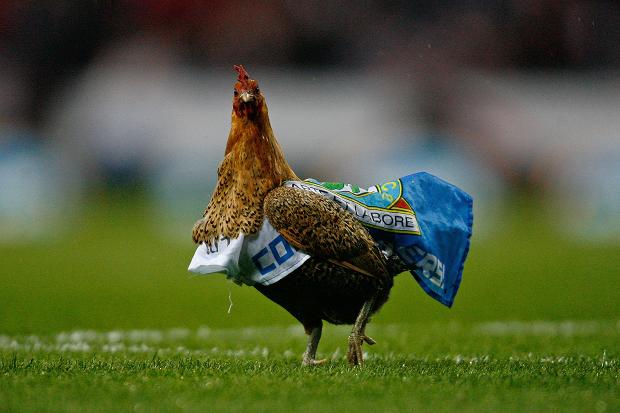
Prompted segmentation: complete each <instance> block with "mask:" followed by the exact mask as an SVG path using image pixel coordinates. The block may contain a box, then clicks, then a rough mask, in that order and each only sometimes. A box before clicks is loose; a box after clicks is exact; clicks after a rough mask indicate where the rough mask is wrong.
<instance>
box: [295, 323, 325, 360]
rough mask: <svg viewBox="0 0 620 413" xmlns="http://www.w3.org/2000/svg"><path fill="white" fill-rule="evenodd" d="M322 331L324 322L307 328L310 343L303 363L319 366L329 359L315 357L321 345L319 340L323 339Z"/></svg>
mask: <svg viewBox="0 0 620 413" xmlns="http://www.w3.org/2000/svg"><path fill="white" fill-rule="evenodd" d="M308 330H310V331H308ZM322 331H323V323H321V324H319V326H318V327H312V328H311V329H306V333H307V334H308V345H307V347H306V352H305V353H304V358H303V360H302V362H301V364H303V365H304V366H317V365H319V364H323V363H325V362H326V361H327V360H326V359H322V360H316V359H315V357H316V349H317V347H318V346H319V340H321V332H322Z"/></svg>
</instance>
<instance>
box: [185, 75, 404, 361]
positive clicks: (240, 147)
mask: <svg viewBox="0 0 620 413" xmlns="http://www.w3.org/2000/svg"><path fill="white" fill-rule="evenodd" d="M234 69H235V70H236V71H237V73H238V80H237V82H236V83H235V85H234V90H233V99H232V123H231V129H230V134H229V135H228V142H227V144H226V150H225V154H224V160H223V161H222V163H221V164H220V166H219V168H218V181H217V186H216V188H215V190H214V192H213V195H212V197H211V200H210V202H209V204H208V206H207V208H206V210H205V211H204V214H203V218H202V219H200V220H199V221H198V222H196V224H195V225H194V227H193V231H192V237H193V240H194V242H195V243H197V244H204V245H206V246H212V245H216V244H217V243H218V241H222V240H226V241H227V242H228V243H229V244H230V240H233V239H237V238H239V237H240V236H244V237H256V236H257V234H258V233H259V231H260V230H261V228H262V227H263V225H267V224H268V225H270V226H272V227H273V228H274V229H275V230H276V231H277V233H279V234H280V235H281V237H283V240H282V242H283V243H284V242H286V244H283V245H284V246H285V248H289V250H287V251H289V252H291V251H300V252H303V253H304V254H307V255H308V257H307V259H305V261H303V263H302V264H301V265H300V266H299V267H297V268H296V269H294V271H292V272H291V273H290V274H288V275H287V276H286V277H284V278H282V279H280V280H278V281H277V282H274V283H272V284H269V285H264V284H259V283H256V284H254V287H255V288H256V289H257V290H258V291H259V292H260V293H261V294H263V295H264V296H266V297H267V298H269V299H270V300H272V301H274V302H275V303H277V304H279V305H280V306H282V307H283V308H284V309H286V310H287V311H288V312H289V313H290V314H291V315H292V316H293V317H295V318H296V319H297V320H298V321H299V322H301V324H302V325H303V326H304V329H305V332H306V334H307V335H308V342H307V347H306V351H305V352H304V354H303V360H302V363H303V364H304V365H308V366H310V365H318V364H322V363H324V362H325V360H317V359H316V352H317V347H318V344H319V340H320V338H321V331H322V328H323V321H326V322H329V323H332V324H352V325H353V328H352V330H351V334H350V335H349V337H348V351H347V360H348V362H349V363H350V364H351V365H361V364H362V363H363V354H362V344H363V343H368V344H374V343H375V341H374V340H373V339H371V338H370V337H368V336H367V335H366V332H365V329H366V325H367V323H368V321H369V319H370V316H371V315H373V314H374V313H376V312H377V311H378V310H379V309H380V308H381V306H382V305H383V304H384V303H385V302H386V301H387V299H388V295H389V292H390V289H391V288H392V286H393V277H394V275H396V274H397V273H399V272H401V271H403V270H404V269H403V268H402V267H401V266H400V265H399V264H398V263H392V262H391V260H388V259H387V258H386V257H385V256H384V255H383V254H382V252H381V251H380V250H379V249H378V247H377V246H376V245H375V243H374V241H373V238H372V237H371V236H370V234H369V232H368V231H367V230H366V228H364V226H362V224H360V223H359V222H358V221H357V220H356V219H355V218H354V217H353V215H352V214H350V213H349V212H347V211H345V210H343V209H342V208H340V207H339V206H338V205H337V204H336V203H335V202H333V201H332V200H329V199H327V198H324V197H322V196H320V195H318V194H316V193H313V192H308V191H303V190H300V189H298V188H292V187H286V186H283V183H284V182H285V181H291V180H299V178H298V177H297V175H296V174H295V172H293V169H292V168H291V166H290V165H289V164H288V162H287V161H286V159H285V158H284V154H283V152H282V149H281V147H280V145H279V144H278V141H277V140H276V137H275V136H274V133H273V130H272V128H271V124H270V122H269V114H268V110H267V104H266V102H265V97H264V96H263V94H262V93H261V91H260V89H259V86H258V82H257V81H256V80H253V79H250V77H249V75H248V73H247V72H246V70H245V69H244V68H243V66H240V65H239V66H234ZM265 221H267V223H265ZM246 239H247V238H246ZM291 253H292V252H291Z"/></svg>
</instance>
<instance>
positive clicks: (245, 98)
mask: <svg viewBox="0 0 620 413" xmlns="http://www.w3.org/2000/svg"><path fill="white" fill-rule="evenodd" d="M239 99H241V101H242V102H243V103H248V102H254V100H255V99H256V98H255V97H254V95H253V94H251V93H250V92H243V93H241V94H240V95H239Z"/></svg>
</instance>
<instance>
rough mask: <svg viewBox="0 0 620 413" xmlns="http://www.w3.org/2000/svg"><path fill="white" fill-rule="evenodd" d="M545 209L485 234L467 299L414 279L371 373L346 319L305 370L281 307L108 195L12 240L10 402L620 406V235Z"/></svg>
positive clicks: (78, 405) (144, 213)
mask: <svg viewBox="0 0 620 413" xmlns="http://www.w3.org/2000/svg"><path fill="white" fill-rule="evenodd" d="M537 207H538V205H529V206H528V205H527V204H526V205H520V206H519V208H515V210H514V211H507V213H506V217H510V218H509V219H507V220H506V221H505V222H503V224H502V225H503V226H502V228H501V229H499V230H497V231H496V232H495V234H494V235H490V236H487V237H480V238H478V239H476V238H474V243H473V246H472V249H471V254H470V258H469V260H468V263H467V265H466V271H465V274H464V280H463V284H462V286H461V290H460V292H459V295H458V296H457V299H456V302H455V306H454V308H453V309H450V310H449V309H446V308H444V307H442V306H441V305H440V304H438V303H436V302H435V301H433V300H432V299H430V298H429V297H427V296H426V295H425V294H424V293H423V292H422V291H421V289H420V288H419V287H418V286H417V284H416V283H415V281H414V280H413V279H412V278H411V277H409V276H406V275H401V276H399V277H397V279H396V285H395V288H394V290H393V292H392V297H391V299H390V301H389V302H388V303H387V304H386V306H385V307H384V308H383V309H382V311H381V312H380V313H379V314H378V315H377V316H375V317H374V319H373V321H372V323H371V324H370V325H369V327H368V334H369V335H370V336H372V337H373V338H374V339H375V340H377V343H378V344H377V345H375V346H371V347H368V346H365V348H364V349H365V352H366V356H367V361H366V364H365V365H364V367H363V368H350V367H348V366H347V365H346V363H345V360H344V353H345V351H346V337H347V335H348V327H335V326H326V328H325V329H324V333H323V339H322V341H321V344H320V346H319V354H318V355H319V356H320V357H325V358H328V359H329V362H328V363H327V364H326V365H324V366H321V367H318V368H302V367H301V365H300V360H301V353H302V352H303V349H304V347H305V336H304V334H303V329H302V327H301V326H300V325H297V324H296V323H295V321H294V320H293V319H292V317H290V316H289V315H288V314H287V313H286V312H285V311H284V310H282V309H280V308H279V307H277V306H276V305H275V304H273V303H271V302H269V301H268V300H266V299H265V298H263V297H262V296H260V295H259V294H258V293H257V292H256V291H254V290H253V289H251V288H247V287H241V288H240V287H237V286H235V285H232V284H230V283H229V282H227V281H225V280H224V277H223V276H214V277H195V276H190V275H189V274H188V273H187V272H186V267H187V264H188V262H189V258H190V257H191V255H192V253H193V246H192V245H191V242H189V241H188V242H181V241H180V242H173V241H170V240H166V239H165V238H164V237H162V236H161V235H160V234H159V233H158V232H157V231H155V230H154V228H153V226H152V220H151V219H150V216H151V211H149V210H148V209H146V208H145V207H144V206H143V205H141V204H140V203H135V202H132V203H128V204H126V205H120V206H119V205H118V204H116V203H109V204H107V203H106V202H99V203H98V206H97V207H96V208H93V209H92V210H90V212H88V213H87V214H86V215H85V216H84V217H82V218H81V229H80V230H79V231H75V232H71V233H66V234H64V235H63V236H61V237H58V238H55V239H51V240H46V241H41V242H35V243H29V244H22V245H4V246H0V258H1V261H0V285H1V287H2V288H0V412H48V411H49V412H56V411H63V412H110V411H133V412H160V411H161V412H167V411H196V412H204V411H214V412H218V411H222V412H224V411H225V412H228V411H252V412H253V411H259V412H260V411H265V412H267V411H268V412H291V411H293V412H295V411H299V412H301V411H308V412H317V411H339V412H342V411H377V412H401V411H403V412H410V411H456V410H458V411H462V412H470V411H472V412H473V411H518V412H528V411H531V412H539V411H540V412H542V411H545V412H546V411H562V412H613V411H620V306H619V305H618V302H620V277H619V276H620V261H619V260H618V259H617V257H619V256H620V247H619V246H618V245H617V244H615V245H614V244H584V243H573V242H570V241H567V240H566V239H563V238H561V237H559V236H557V234H554V232H553V230H552V227H551V226H549V225H547V222H546V221H547V219H548V217H547V215H546V214H545V213H543V212H540V210H538V208H537ZM508 212H512V213H508ZM190 221H191V219H190ZM523 223H527V225H523ZM190 226H191V222H188V223H187V228H189V227H190ZM474 229H475V228H474ZM186 232H188V231H186ZM188 239H189V235H188ZM229 294H230V295H231V299H232V302H233V307H232V309H231V312H230V314H228V308H229Z"/></svg>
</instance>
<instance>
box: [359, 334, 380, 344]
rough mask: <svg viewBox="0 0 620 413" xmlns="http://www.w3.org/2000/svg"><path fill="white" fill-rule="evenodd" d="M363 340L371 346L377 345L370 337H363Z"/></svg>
mask: <svg viewBox="0 0 620 413" xmlns="http://www.w3.org/2000/svg"><path fill="white" fill-rule="evenodd" d="M362 340H364V341H365V342H366V343H367V344H368V345H369V346H372V345H374V344H377V342H376V341H375V340H373V339H372V338H371V337H368V336H362Z"/></svg>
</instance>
